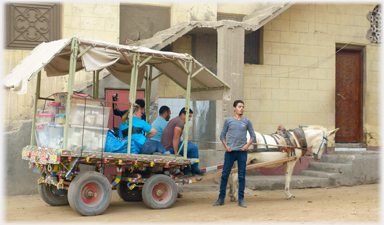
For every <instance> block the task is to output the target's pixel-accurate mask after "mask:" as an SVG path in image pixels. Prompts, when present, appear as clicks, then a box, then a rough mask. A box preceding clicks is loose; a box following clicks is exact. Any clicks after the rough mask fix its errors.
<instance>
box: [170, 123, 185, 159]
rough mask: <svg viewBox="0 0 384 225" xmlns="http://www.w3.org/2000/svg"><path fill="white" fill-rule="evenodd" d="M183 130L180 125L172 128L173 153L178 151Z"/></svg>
mask: <svg viewBox="0 0 384 225" xmlns="http://www.w3.org/2000/svg"><path fill="white" fill-rule="evenodd" d="M182 131H183V130H182V129H181V128H180V127H175V128H174V129H173V139H172V146H173V151H174V152H175V154H177V152H178V151H179V144H180V136H181V132H182Z"/></svg>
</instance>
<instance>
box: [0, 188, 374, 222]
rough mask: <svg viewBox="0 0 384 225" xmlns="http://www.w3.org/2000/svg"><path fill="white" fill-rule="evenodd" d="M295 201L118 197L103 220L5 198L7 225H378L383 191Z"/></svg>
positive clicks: (322, 193)
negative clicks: (166, 205)
mask: <svg viewBox="0 0 384 225" xmlns="http://www.w3.org/2000/svg"><path fill="white" fill-rule="evenodd" d="M291 193H292V194H294V195H295V196H296V198H295V199H294V200H290V201H288V200H286V199H285V195H284V192H283V190H276V191H253V190H250V189H246V193H245V203H246V204H247V205H248V208H245V209H244V208H241V207H239V206H238V205H237V203H235V202H230V201H229V199H228V197H227V198H226V202H225V205H224V206H219V207H213V206H212V204H213V203H214V202H215V201H216V200H217V197H218V193H217V192H186V193H184V197H183V198H179V199H177V201H176V203H175V204H174V205H173V206H172V208H170V209H163V210H153V209H149V208H147V207H146V206H145V204H144V203H143V202H138V203H135V202H124V201H123V200H121V199H120V198H119V196H118V194H117V192H116V191H113V197H112V202H111V204H110V206H109V207H108V209H107V210H106V211H105V212H104V213H103V214H101V215H98V216H88V217H86V216H80V215H79V214H77V213H76V212H74V211H73V210H72V208H71V207H70V206H59V207H52V206H49V205H48V204H46V203H45V202H44V201H43V200H41V199H40V196H39V195H27V196H6V197H4V198H3V201H5V202H4V203H5V204H4V211H3V213H4V220H5V221H6V222H20V223H31V222H32V223H41V222H43V223H44V222H50V223H52V222H59V224H63V222H72V223H73V222H96V223H121V222H123V221H124V222H125V223H129V224H133V223H159V222H160V223H165V222H167V223H169V222H174V223H180V222H181V223H192V222H198V223H233V222H235V223H289V222H298V223H379V222H380V185H379V184H370V185H360V186H353V187H337V188H311V189H293V190H291Z"/></svg>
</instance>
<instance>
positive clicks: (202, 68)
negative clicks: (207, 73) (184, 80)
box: [192, 67, 205, 78]
mask: <svg viewBox="0 0 384 225" xmlns="http://www.w3.org/2000/svg"><path fill="white" fill-rule="evenodd" d="M204 69H205V67H200V69H198V70H197V71H196V72H195V73H194V74H192V78H194V77H195V76H196V75H197V74H198V73H200V72H201V71H202V70H204Z"/></svg>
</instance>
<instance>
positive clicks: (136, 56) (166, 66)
mask: <svg viewBox="0 0 384 225" xmlns="http://www.w3.org/2000/svg"><path fill="white" fill-rule="evenodd" d="M100 56H102V57H100ZM43 68H45V71H46V72H47V76H48V77H54V76H62V75H63V74H64V75H66V74H68V75H69V79H68V91H67V97H66V102H67V103H70V102H71V101H73V100H74V99H76V98H75V97H73V87H74V80H75V72H76V71H79V70H81V69H86V70H87V71H90V70H91V71H93V73H94V76H93V78H94V80H93V86H92V87H93V97H94V98H95V99H91V100H89V99H88V100H87V101H100V102H104V103H105V102H108V101H106V100H100V99H98V96H99V93H98V91H99V90H98V86H99V83H98V81H99V72H100V71H101V70H102V69H108V71H109V72H110V73H111V74H112V75H113V76H115V77H116V78H118V79H119V80H121V81H122V82H124V83H127V84H129V85H130V96H129V103H123V102H119V104H128V105H130V106H131V107H132V106H133V104H134V102H135V99H136V90H137V86H138V84H139V83H140V82H139V80H140V79H143V78H145V81H146V92H145V94H146V96H145V99H146V102H147V104H146V113H147V115H149V106H150V104H148V103H149V102H150V96H151V84H152V81H154V80H155V79H157V78H158V77H159V76H167V77H168V78H170V79H171V80H173V81H174V82H175V83H176V84H178V85H179V86H181V87H182V88H183V89H184V90H186V106H185V108H186V114H187V115H186V121H185V129H184V137H188V130H189V129H188V127H189V120H188V114H189V103H190V99H191V95H195V98H194V99H195V100H197V99H199V97H200V100H203V99H204V100H215V99H212V98H215V97H216V98H217V97H218V96H219V97H220V96H222V95H220V93H221V92H220V91H223V90H226V89H228V88H229V86H228V85H227V84H226V83H225V82H223V81H222V80H221V79H220V78H218V77H217V76H216V75H215V74H213V73H212V72H210V71H209V70H208V69H206V68H205V67H204V66H203V65H201V64H200V63H199V62H198V61H196V60H195V59H194V58H193V57H192V56H190V55H188V54H178V53H172V52H161V51H155V50H152V49H147V48H143V47H132V46H125V45H118V44H113V43H106V42H101V41H95V40H85V39H79V38H76V37H73V38H69V39H63V40H58V41H54V42H49V43H43V44H40V45H39V46H37V47H36V48H35V49H34V50H33V51H32V52H31V53H30V55H29V56H27V57H26V58H25V59H24V60H23V61H22V63H20V64H19V65H18V66H16V67H15V68H14V69H13V71H12V72H11V73H10V74H8V75H7V76H6V77H5V79H4V80H3V81H4V85H5V86H7V87H10V88H12V89H14V90H15V91H18V92H20V93H19V94H23V93H25V92H26V91H25V89H26V87H25V83H26V82H24V81H28V80H31V79H33V78H34V77H35V78H36V80H37V83H36V92H35V93H36V94H35V104H34V117H33V118H36V115H37V103H38V100H46V101H47V100H48V101H53V99H49V98H45V97H42V96H41V95H40V85H41V82H40V80H41V70H42V69H43ZM63 68H64V69H63ZM65 68H67V69H65ZM155 69H156V70H157V71H158V74H154V75H153V74H152V72H153V71H154V70H155ZM23 85H24V87H23ZM201 98H203V99H201ZM219 99H220V98H219ZM70 108H71V104H67V105H66V108H65V110H66V111H65V112H66V115H67V119H66V122H65V125H64V135H63V144H62V146H61V147H60V148H57V149H55V148H47V147H41V146H37V144H35V138H36V137H35V129H36V120H35V119H34V120H33V123H32V134H31V142H30V145H28V146H26V147H24V148H23V149H22V158H23V159H24V160H27V161H29V166H30V168H31V169H33V170H34V172H37V173H40V174H42V177H41V178H40V179H39V180H38V182H37V184H38V190H39V193H40V196H41V198H42V199H43V200H44V201H45V202H47V203H48V204H49V205H52V206H58V205H67V204H69V205H70V206H71V207H72V208H73V210H75V211H76V212H78V213H79V214H81V215H98V214H101V213H102V212H103V211H104V210H105V209H106V208H107V207H108V205H109V204H110V201H111V196H112V189H115V188H116V189H117V192H118V194H119V196H120V197H121V198H122V199H123V200H125V201H141V200H143V201H144V203H145V204H146V205H147V206H148V207H149V208H154V209H163V208H169V207H171V206H172V205H173V204H174V202H175V201H176V198H177V184H189V183H193V182H196V181H200V180H203V179H210V178H213V177H217V176H220V175H221V172H220V171H217V172H214V173H213V174H206V175H204V176H189V175H180V173H177V171H180V170H182V169H183V168H184V167H185V166H188V165H192V164H194V163H196V162H198V161H199V159H188V158H187V157H186V153H187V149H185V151H184V156H182V157H179V156H175V155H135V154H130V146H131V135H132V126H129V130H128V146H127V153H126V154H120V153H106V152H103V151H104V150H102V151H100V152H86V151H83V150H80V151H78V150H74V149H71V147H70V146H69V144H68V131H69V119H68V116H69V115H70ZM129 117H130V118H131V117H132V111H130V115H129ZM147 118H148V117H147ZM128 125H129V124H128ZM105 135H106V134H105ZM183 145H184V146H185V148H187V138H185V139H184V142H183ZM179 151H180V149H179ZM80 164H84V165H92V166H94V168H95V171H85V172H81V173H80ZM107 170H112V171H116V172H115V175H108V174H107V173H106V171H107ZM232 172H235V170H234V171H232Z"/></svg>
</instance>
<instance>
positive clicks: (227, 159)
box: [213, 100, 256, 208]
mask: <svg viewBox="0 0 384 225" xmlns="http://www.w3.org/2000/svg"><path fill="white" fill-rule="evenodd" d="M233 111H234V112H235V115H234V116H233V117H228V118H227V119H226V120H225V122H224V126H223V130H222V131H221V135H220V140H221V142H222V143H223V145H224V148H225V155H224V166H223V174H222V176H221V184H220V194H219V199H218V200H217V202H216V203H215V204H213V206H219V205H224V198H225V194H226V193H225V191H226V188H227V183H228V177H229V174H230V172H231V169H232V166H233V163H234V162H235V161H236V160H237V164H238V177H239V206H241V207H244V208H247V205H246V204H245V203H244V189H245V167H246V166H247V165H246V163H247V150H248V148H249V146H251V144H252V142H256V136H255V131H254V130H253V127H252V123H251V121H250V120H249V119H247V118H245V117H244V116H243V112H244V102H243V101H242V100H236V101H235V102H234V103H233ZM247 131H249V134H250V135H251V138H250V140H249V141H248V143H247ZM227 132H228V142H227V141H226V134H227Z"/></svg>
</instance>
